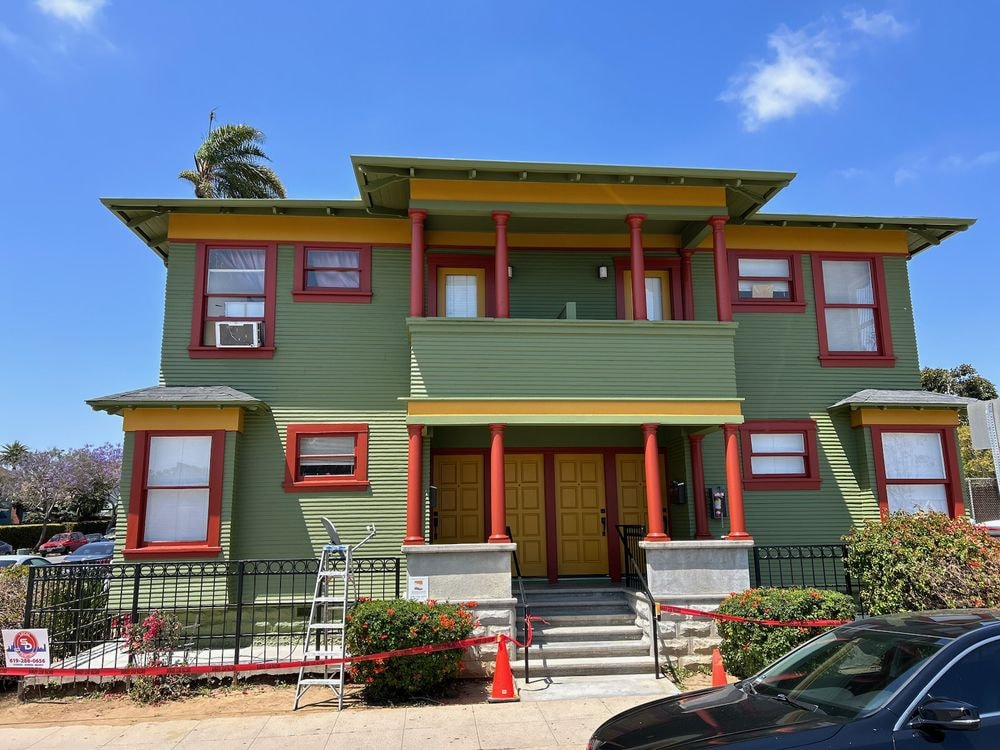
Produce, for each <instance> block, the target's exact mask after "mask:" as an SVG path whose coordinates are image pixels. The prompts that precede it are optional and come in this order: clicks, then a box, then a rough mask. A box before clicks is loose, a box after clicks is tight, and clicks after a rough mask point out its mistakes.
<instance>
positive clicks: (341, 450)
mask: <svg viewBox="0 0 1000 750" xmlns="http://www.w3.org/2000/svg"><path fill="white" fill-rule="evenodd" d="M285 468H286V476H285V483H284V488H285V490H286V491H288V492H301V491H306V492H309V491H321V490H351V489H355V490H356V489H364V488H366V487H367V486H368V425H364V424H312V425H309V424H299V425H289V426H288V428H287V431H286V441H285Z"/></svg>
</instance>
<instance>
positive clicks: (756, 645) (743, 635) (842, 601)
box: [719, 588, 857, 679]
mask: <svg viewBox="0 0 1000 750" xmlns="http://www.w3.org/2000/svg"><path fill="white" fill-rule="evenodd" d="M719 612H720V613H721V614H727V615H739V616H740V617H749V618H752V619H755V620H779V621H788V620H851V619H853V618H854V616H855V614H856V612H857V609H856V607H855V604H854V600H853V599H852V598H851V597H849V596H847V595H846V594H841V593H839V592H836V591H821V590H819V589H767V588H762V589H747V590H746V591H744V592H743V593H740V594H732V595H731V596H730V597H729V598H728V599H725V600H724V601H723V602H722V604H720V605H719ZM827 629H828V628H827ZM823 630H824V628H804V627H803V628H799V627H788V626H774V625H754V624H751V623H745V622H726V621H725V620H721V621H720V622H719V635H721V636H722V645H721V646H720V647H719V650H720V651H721V652H722V661H723V663H724V664H725V666H726V671H727V672H728V673H729V674H731V675H734V676H736V677H739V678H740V679H744V678H746V677H749V676H750V675H752V674H755V673H757V672H759V671H760V670H761V669H763V668H764V667H766V666H767V665H768V664H770V663H771V662H773V661H775V660H776V659H778V658H779V657H781V656H784V655H785V654H786V653H788V652H789V651H791V650H792V649H793V648H794V647H795V646H798V645H799V644H800V643H803V642H804V641H807V640H809V639H810V638H812V637H813V636H814V635H817V634H819V633H821V632H823Z"/></svg>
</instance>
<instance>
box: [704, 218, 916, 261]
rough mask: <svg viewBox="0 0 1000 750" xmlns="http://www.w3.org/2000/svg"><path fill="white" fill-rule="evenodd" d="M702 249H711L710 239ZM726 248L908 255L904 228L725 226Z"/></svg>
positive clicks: (708, 238)
mask: <svg viewBox="0 0 1000 750" xmlns="http://www.w3.org/2000/svg"><path fill="white" fill-rule="evenodd" d="M698 247H699V248H711V247H712V238H711V237H707V238H706V239H705V240H704V241H702V242H701V244H699V245H698ZM726 247H727V248H729V249H731V250H732V249H741V250H742V249H746V250H800V251H804V252H814V253H816V252H822V253H840V252H843V253H878V254H885V255H906V254H907V252H908V248H907V244H906V231H905V230H902V229H851V228H849V227H841V228H833V227H757V226H744V225H739V224H734V225H732V226H727V227H726Z"/></svg>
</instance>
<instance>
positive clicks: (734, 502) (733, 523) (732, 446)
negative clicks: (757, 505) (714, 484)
mask: <svg viewBox="0 0 1000 750" xmlns="http://www.w3.org/2000/svg"><path fill="white" fill-rule="evenodd" d="M722 434H723V439H724V440H725V444H726V495H727V496H728V497H729V533H728V534H726V536H725V537H723V538H724V539H729V540H731V541H753V539H752V538H751V536H750V535H749V534H748V533H747V529H746V522H745V521H744V518H743V477H742V475H741V474H740V452H739V447H738V446H739V433H738V428H737V427H736V425H734V424H727V425H723V426H722Z"/></svg>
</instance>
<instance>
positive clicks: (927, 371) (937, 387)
mask: <svg viewBox="0 0 1000 750" xmlns="http://www.w3.org/2000/svg"><path fill="white" fill-rule="evenodd" d="M920 385H921V387H923V389H924V390H925V391H933V392H934V393H950V394H951V395H953V396H964V397H965V398H975V399H980V400H989V399H991V398H997V389H996V386H995V385H993V383H992V382H990V381H989V380H988V379H986V378H984V377H983V376H982V375H980V374H979V373H978V372H977V371H976V368H975V367H973V366H972V365H970V364H961V365H959V366H958V367H952V368H951V369H950V370H949V369H945V368H943V367H925V368H923V369H922V370H921V371H920Z"/></svg>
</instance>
